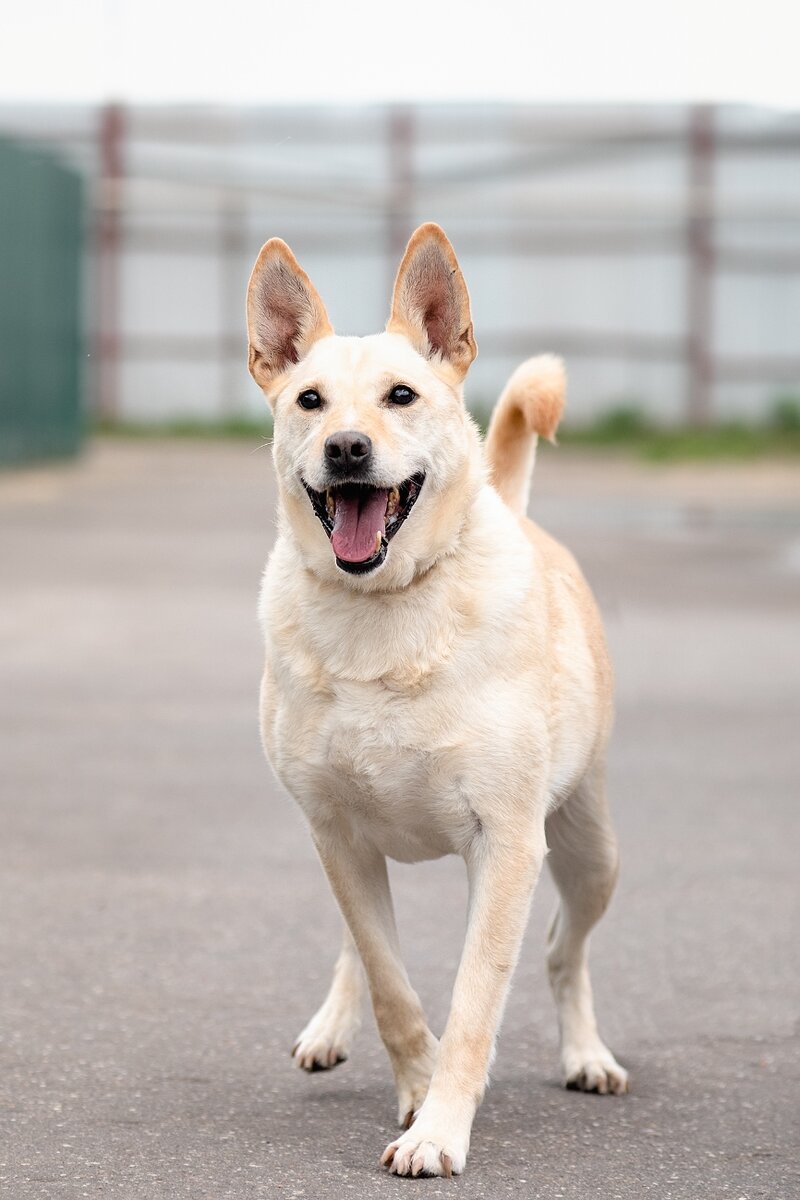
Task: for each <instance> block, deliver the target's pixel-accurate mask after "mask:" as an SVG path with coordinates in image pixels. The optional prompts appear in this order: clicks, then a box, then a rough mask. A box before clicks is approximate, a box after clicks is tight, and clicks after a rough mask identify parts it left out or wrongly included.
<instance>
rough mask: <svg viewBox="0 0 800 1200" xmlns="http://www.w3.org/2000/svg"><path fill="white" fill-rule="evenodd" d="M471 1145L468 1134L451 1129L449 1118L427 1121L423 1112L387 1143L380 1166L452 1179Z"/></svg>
mask: <svg viewBox="0 0 800 1200" xmlns="http://www.w3.org/2000/svg"><path fill="white" fill-rule="evenodd" d="M468 1149H469V1138H468V1137H467V1138H465V1137H464V1136H463V1134H460V1133H459V1132H458V1131H457V1130H455V1129H448V1128H447V1122H443V1123H441V1124H439V1125H438V1126H437V1124H436V1123H435V1122H428V1121H426V1120H425V1119H424V1117H423V1114H422V1113H420V1115H419V1117H418V1118H417V1120H416V1121H415V1122H414V1124H413V1125H412V1126H411V1128H410V1129H409V1130H408V1131H407V1132H406V1133H404V1134H403V1136H402V1137H400V1138H398V1139H397V1140H396V1141H394V1142H391V1143H390V1144H389V1145H388V1146H387V1147H386V1149H385V1150H384V1152H383V1154H382V1155H381V1166H384V1167H388V1169H389V1171H390V1172H391V1174H392V1175H413V1176H415V1177H416V1176H418V1175H443V1176H445V1177H446V1178H447V1179H449V1178H450V1176H451V1175H460V1174H461V1172H462V1171H463V1170H464V1167H465V1165H466V1161H467V1151H468Z"/></svg>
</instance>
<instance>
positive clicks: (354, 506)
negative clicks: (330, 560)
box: [331, 491, 389, 562]
mask: <svg viewBox="0 0 800 1200" xmlns="http://www.w3.org/2000/svg"><path fill="white" fill-rule="evenodd" d="M388 499H389V493H388V492H387V491H374V492H366V493H365V492H353V493H352V494H347V495H346V494H341V493H340V494H339V495H338V496H337V497H336V516H335V517H334V520H333V533H332V534H331V544H332V546H333V549H334V553H335V554H336V557H337V558H341V559H343V560H344V561H345V562H366V561H367V559H368V558H372V556H373V554H374V553H375V540H376V539H375V535H376V534H378V533H379V534H380V535H381V537H382V536H383V534H384V531H385V528H386V526H385V521H386V504H387V501H388Z"/></svg>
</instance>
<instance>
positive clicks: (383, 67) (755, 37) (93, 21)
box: [0, 0, 800, 109]
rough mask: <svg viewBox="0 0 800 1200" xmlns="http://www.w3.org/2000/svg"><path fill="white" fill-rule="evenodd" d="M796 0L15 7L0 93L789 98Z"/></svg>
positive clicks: (45, 96) (131, 0) (25, 96)
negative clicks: (743, 0) (751, 1)
mask: <svg viewBox="0 0 800 1200" xmlns="http://www.w3.org/2000/svg"><path fill="white" fill-rule="evenodd" d="M799 33H800V15H798V6H797V3H796V0H759V2H758V3H757V4H744V3H740V4H737V3H735V0H726V2H724V3H723V2H720V0H693V2H692V0H662V3H653V2H652V0H582V2H580V3H577V2H576V0H549V3H540V2H538V0H517V2H516V3H514V2H512V0H481V2H480V3H476V2H475V0H462V2H461V3H458V2H457V0H450V2H449V3H448V2H442V0H399V2H398V0H395V3H385V2H384V3H379V2H378V0H370V2H367V0H334V2H331V0H280V2H279V3H276V2H275V0H272V2H270V0H259V2H256V0H224V2H221V3H216V4H214V5H211V4H208V3H204V2H203V0H194V3H192V4H189V3H184V2H183V0H181V2H174V0H27V2H23V0H15V3H14V7H13V8H12V7H11V5H10V4H9V5H6V6H5V11H4V14H3V21H2V37H0V100H31V101H35V100H67V101H87V100H89V101H92V100H101V99H119V100H123V101H125V100H127V101H207V102H222V103H227V102H231V103H276V102H291V103H303V102H309V103H316V102H320V101H336V102H340V103H358V102H373V101H390V100H399V101H418V100H473V101H474V100H486V101H492V100H508V101H527V102H536V101H542V102H560V101H639V102H641V101H681V100H696V101H704V100H707V101H731V102H742V103H753V104H762V105H766V106H770V107H777V108H788V109H791V108H800V70H798V66H797V57H798V55H797V45H798V34H799Z"/></svg>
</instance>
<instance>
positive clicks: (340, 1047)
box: [292, 925, 364, 1071]
mask: <svg viewBox="0 0 800 1200" xmlns="http://www.w3.org/2000/svg"><path fill="white" fill-rule="evenodd" d="M363 997H364V969H363V967H362V966H361V959H360V958H359V956H358V950H357V949H356V944H355V942H354V941H353V938H352V935H351V933H350V930H349V929H348V928H347V925H345V927H344V936H343V938H342V949H341V952H340V954H339V957H338V959H337V960H336V966H335V967H334V969H333V980H332V982H331V986H330V990H329V991H328V995H327V996H326V997H325V1001H324V1003H323V1005H322V1007H321V1008H320V1009H319V1010H318V1011H317V1012H316V1013H315V1014H314V1016H313V1017H312V1018H311V1020H310V1021H309V1022H308V1024H307V1025H306V1027H305V1029H304V1030H303V1032H302V1033H301V1034H300V1035H299V1037H298V1038H297V1041H296V1042H295V1044H294V1046H293V1048H292V1056H293V1057H294V1059H295V1061H296V1062H297V1065H298V1066H299V1067H302V1068H303V1070H304V1071H326V1070H328V1069H329V1068H330V1067H335V1066H337V1065H338V1064H339V1063H340V1062H344V1061H345V1060H346V1059H347V1057H348V1056H349V1054H350V1046H351V1044H352V1041H353V1037H354V1036H355V1034H356V1032H357V1030H358V1027H359V1025H360V1024H361V1007H362V1001H363Z"/></svg>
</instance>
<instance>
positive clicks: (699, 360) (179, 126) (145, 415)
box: [0, 105, 800, 423]
mask: <svg viewBox="0 0 800 1200" xmlns="http://www.w3.org/2000/svg"><path fill="white" fill-rule="evenodd" d="M0 131H2V132H5V133H6V134H7V135H11V136H14V137H17V138H20V139H24V140H25V141H26V142H27V143H28V144H31V143H33V144H35V145H39V146H42V147H47V148H53V147H55V148H56V149H57V152H58V153H59V154H60V155H61V156H62V157H63V158H64V159H65V160H66V161H67V162H68V163H69V164H70V165H72V166H75V167H77V168H78V169H79V170H80V171H81V172H82V173H83V174H84V175H85V177H86V181H87V184H88V187H87V193H88V199H89V206H88V222H89V228H88V229H87V230H86V234H87V239H86V240H87V246H88V247H89V249H88V251H87V261H86V267H87V270H86V288H85V296H86V299H85V304H86V320H85V326H86V340H87V344H86V355H87V358H86V359H85V366H86V371H85V385H86V394H87V397H88V402H89V404H90V407H91V409H92V410H93V411H94V412H95V413H97V414H99V415H101V416H103V417H105V418H109V419H124V420H132V421H160V420H165V419H174V418H176V417H186V416H189V417H198V418H225V417H232V416H240V415H255V414H258V413H261V412H262V411H263V401H262V398H261V396H260V394H259V392H258V390H257V389H256V388H255V385H254V384H252V382H251V381H250V378H249V376H248V374H247V370H246V365H245V360H246V354H245V334H244V317H243V312H244V293H245V287H246V282H247V277H248V274H249V270H250V267H251V265H252V262H253V260H254V258H255V255H256V253H257V251H258V248H259V246H260V245H261V244H262V242H263V241H264V240H265V239H266V238H267V237H270V236H273V235H280V236H281V237H283V238H284V239H285V240H286V241H288V242H289V243H290V244H291V246H292V248H293V249H294V250H295V252H296V254H297V255H298V257H299V258H300V260H301V262H302V263H303V265H304V266H305V267H306V269H307V270H308V271H309V273H310V275H311V276H312V278H313V279H314V281H315V283H316V284H317V286H318V287H319V289H320V291H321V293H322V295H323V297H324V299H325V301H326V303H327V305H328V307H329V311H330V314H331V317H332V320H333V322H334V325H335V327H336V329H337V331H339V332H343V333H367V332H372V331H375V330H376V329H379V328H381V327H382V325H383V322H384V321H385V318H386V316H387V313H388V301H389V292H390V287H391V283H392V279H393V277H394V272H395V269H396V266H397V262H398V261H399V257H400V255H401V253H402V250H403V247H404V245H405V242H406V239H407V237H408V235H409V233H410V232H411V230H412V229H413V228H414V227H415V225H417V224H418V223H420V222H422V221H424V220H436V221H439V222H440V223H441V224H442V225H443V226H444V227H445V229H446V230H447V233H448V234H449V236H450V237H451V240H452V241H453V242H454V244H455V247H456V250H457V252H458V254H459V257H460V259H461V262H462V265H463V267H464V270H465V273H466V276H467V280H468V283H469V285H470V289H471V292H472V297H473V306H474V315H475V325H476V333H477V340H478V345H479V350H480V353H479V358H478V360H477V362H476V364H475V367H474V368H473V372H472V374H471V376H470V380H469V385H468V398H469V400H470V402H471V404H472V405H473V407H475V408H476V409H481V408H487V407H489V406H490V405H491V403H492V401H493V398H494V396H495V395H496V392H497V390H498V388H499V387H500V386H501V384H502V382H503V380H504V379H505V377H506V375H507V374H508V372H509V371H510V369H511V368H512V367H513V366H514V364H515V363H516V362H517V361H518V360H519V359H520V358H523V357H525V356H527V355H529V354H531V353H535V352H538V351H541V350H553V351H556V352H558V353H561V354H563V355H564V356H565V357H566V359H567V361H568V366H569V373H570V382H571V387H570V407H569V411H570V415H571V418H572V420H573V421H583V420H588V419H590V418H591V417H593V416H595V415H597V414H598V413H600V412H602V411H604V410H607V409H609V408H611V407H613V406H617V405H620V404H635V405H637V406H640V407H641V408H642V409H643V410H644V411H645V412H646V413H648V414H649V415H650V416H652V417H653V418H655V419H657V420H659V421H662V422H665V423H677V422H685V421H689V422H697V423H702V422H705V421H709V420H720V419H734V418H735V419H738V418H742V419H748V420H756V419H759V418H762V417H764V416H765V415H767V413H768V412H769V410H770V409H771V407H772V406H773V405H774V403H775V401H776V399H778V398H779V397H780V396H781V395H786V394H795V395H800V337H799V336H798V335H799V333H800V116H798V115H796V114H792V115H787V114H785V113H784V114H778V113H775V112H772V111H768V110H759V109H753V108H732V107H731V108H727V107H722V108H716V109H711V108H707V107H683V106H665V107H648V106H638V107H637V106H630V105H626V106H618V107H615V106H560V107H533V106H504V105H495V106H487V105H441V106H425V105H422V106H409V107H397V106H387V107H379V106H375V107H367V108H363V107H358V108H341V107H325V108H323V107H319V108H299V107H296V108H285V107H281V108H278V107H274V108H208V107H203V108H200V107H145V106H141V107H129V108H121V107H117V106H105V107H101V108H94V107H83V108H81V107H67V106H63V105H62V106H57V107H56V106H10V105H5V106H2V107H0Z"/></svg>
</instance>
